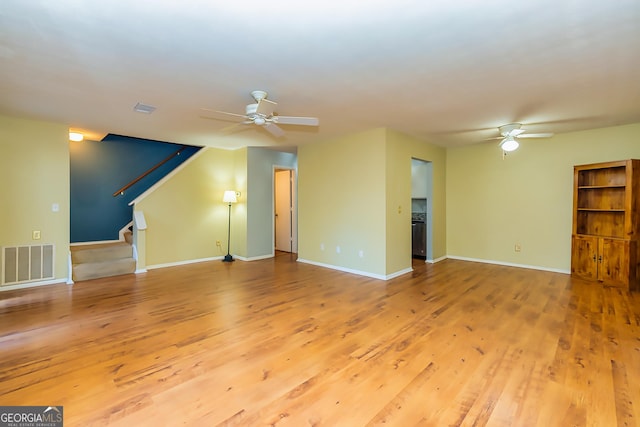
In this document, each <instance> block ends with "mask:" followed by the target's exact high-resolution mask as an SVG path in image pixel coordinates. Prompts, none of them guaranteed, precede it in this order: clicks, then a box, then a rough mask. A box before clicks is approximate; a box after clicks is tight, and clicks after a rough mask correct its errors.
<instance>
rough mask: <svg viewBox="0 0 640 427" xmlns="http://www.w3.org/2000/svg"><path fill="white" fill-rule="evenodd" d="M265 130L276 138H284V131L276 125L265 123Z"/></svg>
mask: <svg viewBox="0 0 640 427" xmlns="http://www.w3.org/2000/svg"><path fill="white" fill-rule="evenodd" d="M264 128H265V129H266V130H267V131H269V133H271V135H273V136H275V137H276V138H280V137H281V136H284V131H283V130H282V129H281V128H280V127H278V125H276V124H274V123H265V125H264Z"/></svg>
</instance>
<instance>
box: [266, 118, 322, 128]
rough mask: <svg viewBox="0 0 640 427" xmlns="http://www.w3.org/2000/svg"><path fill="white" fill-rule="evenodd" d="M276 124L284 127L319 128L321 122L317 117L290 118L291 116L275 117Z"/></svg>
mask: <svg viewBox="0 0 640 427" xmlns="http://www.w3.org/2000/svg"><path fill="white" fill-rule="evenodd" d="M273 122H274V123H280V124H282V125H302V126H318V125H319V124H320V120H318V118H317V117H290V116H273Z"/></svg>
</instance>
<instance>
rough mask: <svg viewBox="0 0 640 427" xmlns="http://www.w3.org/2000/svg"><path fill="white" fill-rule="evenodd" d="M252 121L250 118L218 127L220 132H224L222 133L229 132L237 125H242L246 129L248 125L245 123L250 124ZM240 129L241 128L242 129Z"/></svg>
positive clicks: (237, 126)
mask: <svg viewBox="0 0 640 427" xmlns="http://www.w3.org/2000/svg"><path fill="white" fill-rule="evenodd" d="M251 123H252V122H251V121H250V120H245V121H244V122H240V123H235V124H233V125H231V126H226V127H223V128H222V129H220V132H224V133H231V132H232V131H234V130H236V129H237V128H239V127H244V129H248V127H246V126H245V125H248V124H251ZM244 129H242V130H244Z"/></svg>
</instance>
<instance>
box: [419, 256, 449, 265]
mask: <svg viewBox="0 0 640 427" xmlns="http://www.w3.org/2000/svg"><path fill="white" fill-rule="evenodd" d="M445 259H447V257H446V256H441V257H440V258H436V259H426V260H424V262H426V263H429V264H435V263H437V262H440V261H444V260H445Z"/></svg>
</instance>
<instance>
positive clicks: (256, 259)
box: [233, 254, 275, 261]
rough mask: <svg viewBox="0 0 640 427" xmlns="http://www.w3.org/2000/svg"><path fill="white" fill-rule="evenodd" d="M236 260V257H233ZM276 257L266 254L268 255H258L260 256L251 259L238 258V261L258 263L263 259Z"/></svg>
mask: <svg viewBox="0 0 640 427" xmlns="http://www.w3.org/2000/svg"><path fill="white" fill-rule="evenodd" d="M233 257H234V258H235V257H236V256H235V255H234V256H233ZM273 257H275V254H266V255H258V256H252V257H249V258H246V257H238V259H240V260H242V261H258V260H261V259H267V258H273Z"/></svg>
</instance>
